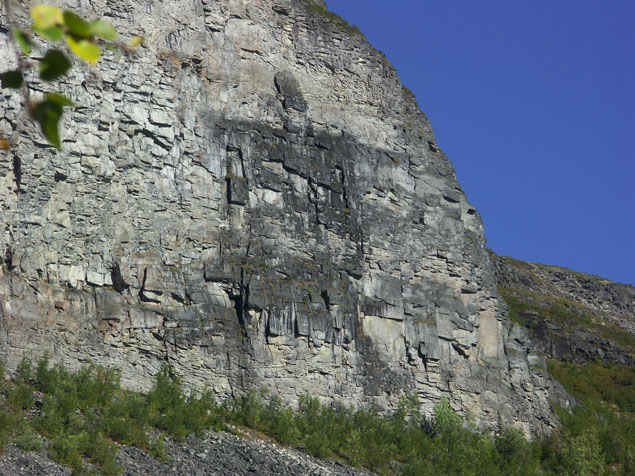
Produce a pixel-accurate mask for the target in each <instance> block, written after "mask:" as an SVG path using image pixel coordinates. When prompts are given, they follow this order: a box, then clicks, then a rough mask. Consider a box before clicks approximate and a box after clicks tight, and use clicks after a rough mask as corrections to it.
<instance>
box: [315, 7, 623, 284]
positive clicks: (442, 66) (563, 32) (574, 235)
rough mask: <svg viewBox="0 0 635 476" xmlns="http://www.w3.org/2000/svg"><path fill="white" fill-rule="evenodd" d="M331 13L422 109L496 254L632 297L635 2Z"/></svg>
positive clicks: (365, 9)
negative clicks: (380, 56) (572, 273)
mask: <svg viewBox="0 0 635 476" xmlns="http://www.w3.org/2000/svg"><path fill="white" fill-rule="evenodd" d="M327 3H328V6H329V9H330V10H332V11H334V12H337V13H339V14H340V15H341V16H342V17H344V18H345V19H346V20H348V21H349V22H350V23H352V24H356V25H358V26H359V27H360V29H361V30H362V32H363V33H364V34H365V36H366V38H368V40H369V41H370V42H371V43H372V44H373V46H375V47H376V48H378V49H379V50H381V51H383V52H384V53H385V54H386V56H387V57H388V59H389V60H390V61H391V62H392V64H393V65H394V66H395V67H396V68H397V72H398V73H399V75H400V77H401V79H402V81H403V83H404V84H405V85H406V86H407V87H409V88H410V89H411V90H412V91H413V92H414V94H415V95H416V96H417V101H418V103H419V106H420V107H421V109H422V110H423V111H424V112H425V113H426V114H427V116H428V117H429V118H430V121H431V123H432V127H433V128H434V131H435V136H436V139H437V141H438V143H439V145H440V146H441V147H442V148H443V150H444V152H445V153H446V155H447V156H448V157H449V158H450V159H451V160H452V163H453V164H454V167H455V169H456V172H457V176H458V178H459V182H460V184H461V186H462V187H463V189H464V190H465V192H466V193H467V196H468V199H469V200H470V201H471V202H472V203H473V204H474V205H475V206H476V207H477V208H478V210H479V211H480V213H481V215H482V216H483V220H484V222H485V236H486V237H487V240H488V246H489V247H490V248H492V249H493V250H494V251H496V252H497V253H499V254H504V255H509V256H513V257H515V258H520V259H525V260H529V261H538V262H542V263H546V264H558V265H561V266H566V267H569V268H573V269H576V270H578V271H583V272H586V273H591V274H597V275H600V276H603V277H606V278H609V279H613V280H616V281H621V282H626V283H631V284H634V283H635V211H634V208H635V1H633V0H603V1H600V0H598V1H588V0H531V1H521V0H482V1H476V0H430V1H428V0H393V1H392V2H387V1H386V0H328V1H327Z"/></svg>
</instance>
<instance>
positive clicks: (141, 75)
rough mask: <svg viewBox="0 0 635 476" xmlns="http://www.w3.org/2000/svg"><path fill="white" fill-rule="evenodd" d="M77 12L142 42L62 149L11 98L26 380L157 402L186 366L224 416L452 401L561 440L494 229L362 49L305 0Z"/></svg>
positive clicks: (81, 87) (106, 67)
mask: <svg viewBox="0 0 635 476" xmlns="http://www.w3.org/2000/svg"><path fill="white" fill-rule="evenodd" d="M66 4H67V5H70V6H71V7H72V8H74V9H78V11H79V12H80V13H82V14H83V15H85V16H86V17H89V18H94V17H100V16H103V17H104V18H106V19H107V20H109V21H111V22H112V23H113V24H114V25H115V26H116V28H117V30H118V31H119V32H120V33H121V34H122V36H123V37H127V36H129V35H143V36H144V38H145V42H144V46H143V47H140V48H139V49H138V51H137V52H136V53H135V54H133V55H124V54H121V53H120V52H107V53H106V54H105V56H104V57H103V58H102V59H101V60H100V62H99V64H98V65H97V66H96V67H94V68H89V67H84V66H81V65H76V67H75V68H74V69H73V72H72V74H71V75H70V76H69V77H68V78H66V80H65V81H64V82H63V83H62V85H61V89H62V90H63V91H64V92H65V93H66V94H67V95H68V96H69V97H71V98H72V99H73V101H74V102H75V103H76V104H77V107H76V108H75V109H74V110H72V111H71V112H69V113H68V114H67V115H66V116H65V120H64V124H63V129H64V131H63V150H62V151H61V152H58V151H56V150H55V149H53V148H52V147H50V146H47V145H46V144H45V143H44V140H43V139H42V138H41V136H40V134H39V132H38V131H37V130H36V129H35V128H34V126H33V125H32V124H30V123H29V122H28V121H27V120H25V115H24V113H23V105H22V104H21V100H22V97H21V96H20V94H17V93H14V92H11V91H10V90H7V89H4V90H2V95H3V98H2V101H3V107H2V109H1V110H0V132H2V133H3V134H5V135H13V136H14V137H16V138H17V142H16V144H15V146H13V147H12V149H11V150H10V151H9V152H8V153H7V154H3V155H1V156H0V207H1V210H2V213H1V214H0V230H1V233H0V256H2V263H3V264H2V267H1V270H0V304H1V305H0V358H2V359H4V360H5V361H6V362H7V364H8V367H9V368H10V369H11V368H15V366H16V365H17V363H18V362H19V361H20V359H22V357H23V356H31V357H32V358H37V357H38V356H41V355H43V354H45V353H47V354H48V355H49V356H50V358H51V359H52V360H53V361H56V362H60V363H63V364H66V365H68V366H70V367H77V366H79V365H81V364H83V363H86V362H89V361H92V362H94V363H97V364H100V365H105V366H114V367H117V368H119V369H121V372H122V378H123V382H124V384H125V385H127V386H128V387H130V388H133V389H137V390H144V389H147V388H148V386H149V385H150V383H151V381H152V377H153V375H155V374H156V372H157V371H158V369H159V368H160V367H161V365H162V364H163V363H164V362H166V361H167V362H169V363H170V364H171V365H172V366H174V368H175V370H176V371H177V373H179V374H180V375H182V376H183V381H184V382H185V384H186V385H188V386H189V387H190V388H192V389H203V388H206V387H207V388H210V389H211V390H213V391H214V392H215V393H216V394H217V395H218V396H219V397H224V396H231V395H237V394H241V393H243V392H245V391H248V390H251V389H261V388H265V389H270V390H271V391H273V392H275V393H276V394H279V395H280V396H281V397H282V398H283V399H284V400H286V401H288V402H291V403H293V402H296V401H297V399H298V397H299V396H300V395H303V394H305V393H310V394H312V395H316V396H319V397H320V398H321V399H322V401H323V402H337V403H342V404H346V405H355V406H359V405H377V406H379V407H382V408H391V407H394V406H395V405H396V404H397V402H398V401H399V399H401V398H403V397H404V396H408V395H417V396H419V397H420V399H421V401H422V402H423V408H424V410H425V411H428V412H429V411H430V410H431V408H432V406H433V405H434V404H435V403H436V402H437V401H438V400H439V399H440V398H442V397H447V398H449V399H450V401H451V403H452V405H453V407H454V408H455V409H456V410H458V411H459V412H460V413H462V414H467V413H471V414H473V415H474V417H475V418H476V420H477V421H478V422H480V423H481V424H482V425H483V426H485V427H488V428H494V427H495V426H496V425H497V423H498V422H500V421H502V422H504V423H506V424H514V425H517V426H520V427H522V428H523V429H524V430H525V431H526V432H527V433H537V432H541V431H546V430H547V431H548V429H549V428H550V427H552V426H553V425H554V424H556V418H555V416H554V414H553V413H552V410H551V408H550V405H549V402H548V398H549V392H550V388H551V387H552V386H553V385H555V384H553V383H552V382H551V380H550V378H549V377H548V375H547V374H546V372H545V371H544V369H543V367H544V363H543V361H542V360H543V359H542V357H541V356H540V355H538V354H535V353H532V352H530V351H529V350H528V348H527V333H526V331H524V330H521V328H520V327H518V326H515V325H513V324H511V323H510V322H508V319H507V317H506V315H505V309H506V307H505V305H504V303H503V301H502V300H501V299H500V297H499V295H498V292H497V290H496V286H495V284H494V279H493V269H492V265H491V263H490V259H489V256H488V254H487V253H486V251H485V248H484V237H483V226H482V222H481V219H480V216H479V214H478V212H477V211H476V210H475V209H474V207H473V206H471V205H470V204H469V203H468V202H467V200H466V197H465V195H464V193H463V191H462V190H461V188H460V186H459V184H458V183H457V180H456V177H455V174H454V170H453V168H452V165H451V163H450V162H449V160H448V159H447V158H446V157H445V155H444V154H443V152H442V151H441V149H440V147H439V146H438V145H437V144H436V142H435V139H434V136H433V133H432V129H431V127H430V123H429V122H428V120H427V118H426V116H425V115H424V114H423V113H422V112H421V111H420V110H419V108H418V106H417V104H416V102H415V99H414V97H413V95H412V94H411V93H410V92H409V91H408V90H407V89H406V88H404V87H403V86H402V84H401V82H400V80H399V78H398V76H397V74H396V73H395V71H394V69H393V68H392V67H391V65H390V64H389V63H388V61H387V60H386V58H385V57H384V55H383V54H382V53H380V52H378V51H377V50H375V49H374V48H372V47H371V46H370V45H369V44H368V42H367V41H366V40H365V39H364V37H363V36H362V35H360V34H359V33H358V32H356V31H355V30H354V29H352V28H348V27H347V26H346V24H345V23H344V22H341V21H335V20H334V19H333V17H331V16H329V15H327V16H325V15H324V9H323V5H322V4H321V3H311V2H308V1H306V2H305V1H300V0H296V1H293V0H252V1H248V0H187V1H185V0H182V1H181V0H175V1H169V2H159V1H141V2H140V1H137V0H135V1H133V0H110V1H105V0H90V1H88V0H82V1H81V2H79V3H78V2H66ZM78 5H80V6H79V7H78ZM3 24H4V21H3ZM10 41H11V39H10V38H9V32H8V29H6V28H4V27H3V28H2V29H0V58H2V64H5V63H6V64H9V65H11V64H15V52H14V49H13V48H12V47H11V46H10Z"/></svg>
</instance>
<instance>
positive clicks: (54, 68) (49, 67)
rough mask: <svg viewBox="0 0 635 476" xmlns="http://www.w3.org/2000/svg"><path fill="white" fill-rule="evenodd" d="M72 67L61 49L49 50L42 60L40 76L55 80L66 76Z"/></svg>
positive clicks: (44, 78) (45, 79) (46, 79)
mask: <svg viewBox="0 0 635 476" xmlns="http://www.w3.org/2000/svg"><path fill="white" fill-rule="evenodd" d="M70 67H71V62H70V61H69V59H68V58H67V57H66V55H65V54H64V53H62V52H61V51H60V50H48V51H47V52H46V55H45V56H44V58H42V61H41V62H40V78H41V79H43V80H44V81H53V80H54V79H57V78H59V77H60V76H64V74H66V72H67V71H68V70H69V68H70Z"/></svg>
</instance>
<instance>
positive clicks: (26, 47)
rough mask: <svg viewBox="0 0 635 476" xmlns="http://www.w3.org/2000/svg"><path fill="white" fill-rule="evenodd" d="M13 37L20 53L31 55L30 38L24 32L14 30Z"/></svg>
mask: <svg viewBox="0 0 635 476" xmlns="http://www.w3.org/2000/svg"><path fill="white" fill-rule="evenodd" d="M13 37H14V38H15V41H16V42H17V43H18V45H20V49H21V50H22V53H24V54H25V55H28V54H29V53H31V38H29V36H28V35H27V34H26V33H25V32H23V31H22V30H19V29H18V28H16V29H15V30H13Z"/></svg>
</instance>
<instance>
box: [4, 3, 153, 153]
mask: <svg viewBox="0 0 635 476" xmlns="http://www.w3.org/2000/svg"><path fill="white" fill-rule="evenodd" d="M9 3H10V2H6V4H5V5H6V11H7V14H8V15H9V14H10V5H9ZM35 35H38V36H40V37H42V38H43V39H44V40H46V41H47V42H48V43H47V45H48V44H50V46H49V47H48V49H47V50H46V53H45V54H44V55H43V56H42V57H41V58H36V57H34V56H35V55H32V53H33V52H34V50H37V49H38V48H37V43H36V42H35V41H34V37H35ZM13 37H14V39H15V47H16V53H17V56H18V64H17V68H16V69H13V70H10V71H6V72H4V73H2V74H0V80H1V82H2V87H3V88H12V89H19V90H22V94H23V96H24V98H25V101H26V106H27V111H28V114H29V117H31V119H32V120H34V121H35V122H37V123H38V124H39V126H40V130H41V131H42V134H43V135H44V137H45V138H46V139H47V140H48V142H49V143H50V144H51V145H53V146H54V147H56V148H57V149H60V148H61V141H60V134H59V121H60V119H61V118H62V115H63V113H64V107H71V106H73V102H72V101H71V100H70V99H69V98H68V97H66V96H64V95H63V94H61V93H60V92H58V91H52V92H47V93H45V94H44V97H43V98H42V99H38V100H32V99H31V94H30V92H31V87H30V85H29V83H28V81H27V79H26V77H27V75H26V73H27V71H28V70H31V69H33V70H37V73H38V77H39V78H40V80H42V81H46V82H52V81H56V80H58V79H60V78H62V77H63V76H65V75H66V74H67V73H68V71H69V70H70V69H71V68H72V62H71V60H70V59H69V57H68V54H67V52H65V51H62V50H61V49H60V48H58V47H57V45H56V44H57V43H59V42H61V41H62V40H64V42H65V43H66V46H67V49H68V51H70V52H71V53H72V54H73V55H75V56H77V57H78V58H79V59H81V60H83V61H85V62H87V63H89V64H91V65H94V64H95V63H97V60H98V59H99V56H100V55H101V47H100V45H101V44H104V45H105V47H106V48H109V49H113V48H114V47H116V46H118V47H120V48H122V49H128V48H133V47H135V46H138V45H139V44H141V42H142V41H143V38H142V37H138V36H135V37H132V38H131V40H130V41H129V42H128V44H127V45H121V44H117V43H115V39H116V37H117V31H116V30H115V28H114V27H113V26H112V25H111V24H110V23H108V22H107V21H104V20H101V19H98V20H92V21H87V20H85V19H83V18H82V17H80V16H79V15H77V14H76V13H74V12H72V11H71V10H62V9H61V8H59V7H56V6H54V5H35V6H34V7H33V8H31V26H30V27H29V28H28V29H24V30H23V29H20V28H15V29H14V30H13ZM0 148H3V149H5V150H7V149H8V148H9V141H8V140H7V139H6V138H5V137H3V136H2V135H0Z"/></svg>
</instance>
